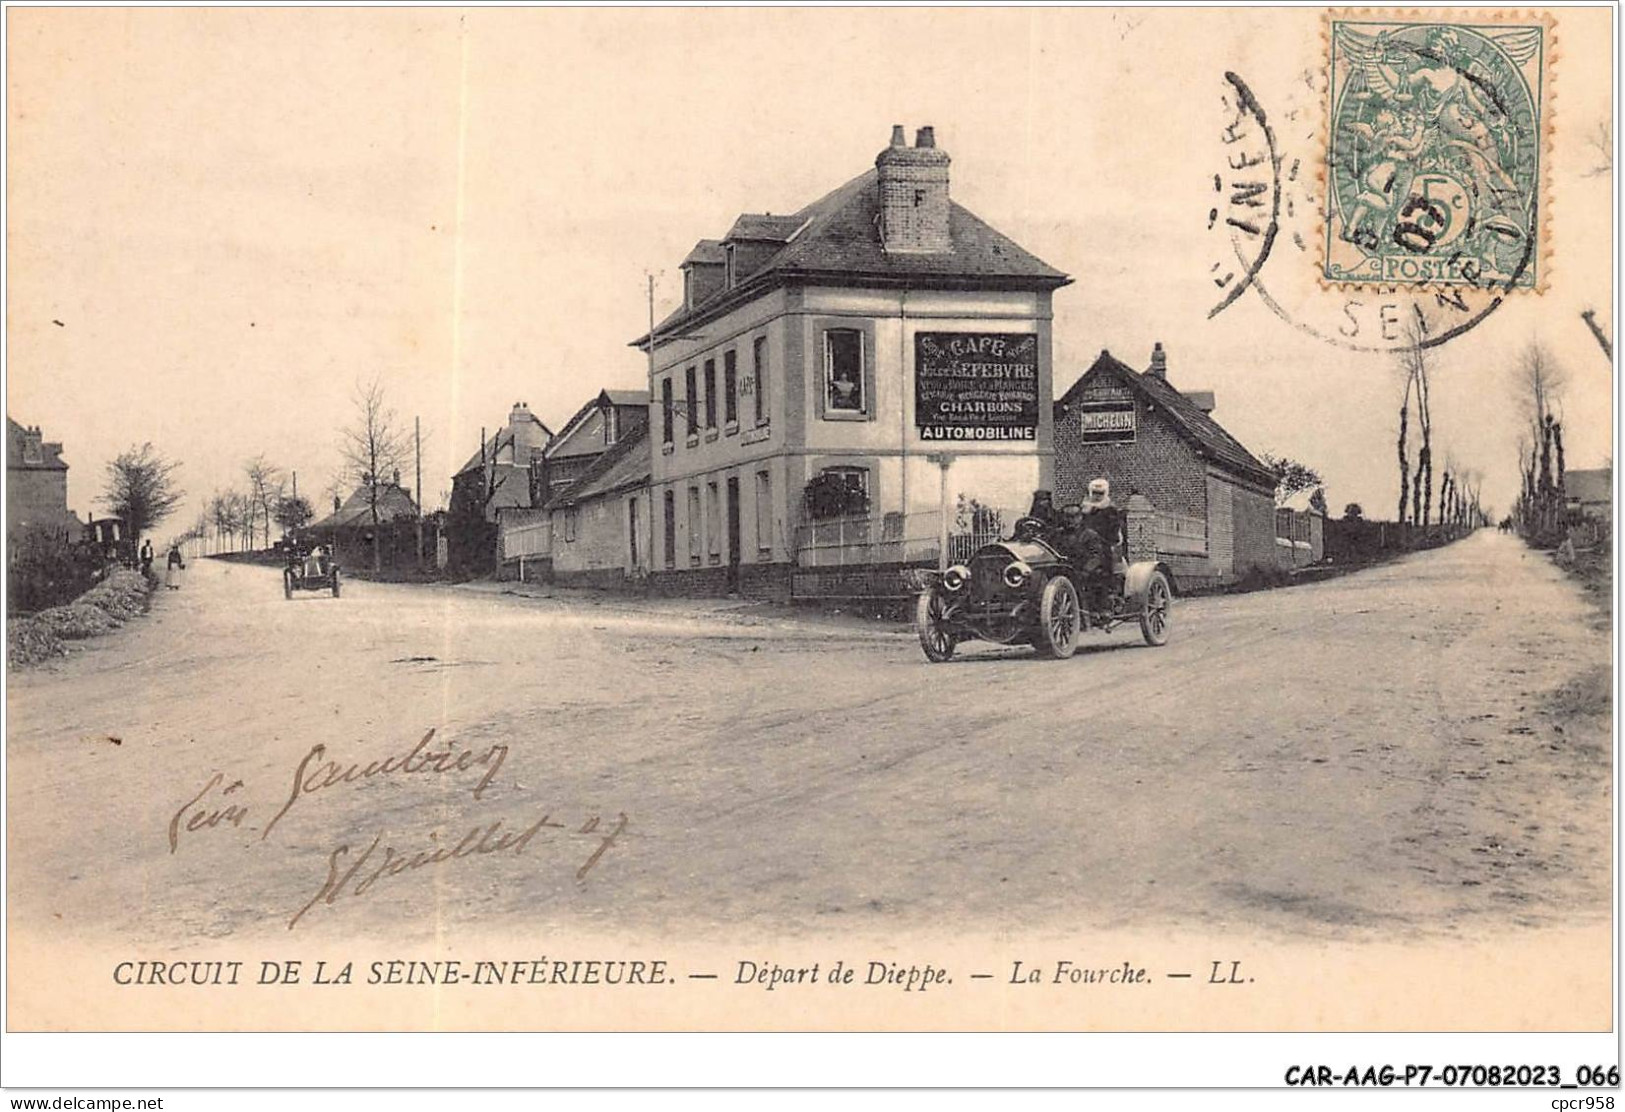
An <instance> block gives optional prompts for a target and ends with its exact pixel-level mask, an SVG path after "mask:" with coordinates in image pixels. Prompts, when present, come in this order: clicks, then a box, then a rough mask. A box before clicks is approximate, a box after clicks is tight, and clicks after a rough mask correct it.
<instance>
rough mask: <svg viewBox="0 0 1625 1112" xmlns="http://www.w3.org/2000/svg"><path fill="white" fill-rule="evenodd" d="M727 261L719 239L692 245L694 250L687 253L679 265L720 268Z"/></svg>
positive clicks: (703, 240) (726, 255) (706, 240)
mask: <svg viewBox="0 0 1625 1112" xmlns="http://www.w3.org/2000/svg"><path fill="white" fill-rule="evenodd" d="M727 261H728V253H727V252H726V251H724V250H723V249H722V241H721V240H720V239H702V240H700V242H698V243H696V244H695V245H694V250H692V251H690V252H689V253H688V255H687V256H686V257H685V258H684V259H683V262H682V264H681V265H683V266H687V265H688V264H689V263H699V264H700V265H702V266H721V265H723V264H724V263H726V262H727Z"/></svg>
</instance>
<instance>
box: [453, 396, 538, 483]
mask: <svg viewBox="0 0 1625 1112" xmlns="http://www.w3.org/2000/svg"><path fill="white" fill-rule="evenodd" d="M527 416H529V417H530V421H531V424H532V425H534V426H535V427H536V428H539V429H541V430H542V435H541V436H540V437H539V438H538V439H539V440H540V441H541V443H540V444H535V445H532V447H536V448H540V447H543V446H544V445H546V444H547V442H548V441H550V440H551V439H552V438H553V430H552V429H550V428H548V427H547V424H546V423H545V422H544V421H543V420H542V419H541V418H540V417H538V416H536V414H534V413H528V412H527ZM508 419H509V421H510V422H511V421H512V420H513V417H512V414H510V415H509V418H508ZM509 431H510V430H509V428H508V426H507V425H503V426H502V427H501V428H499V429H497V431H496V432H495V433H493V434H492V435H491V437H490V439H488V440H487V441H486V442H485V450H484V451H483V452H475V453H474V454H473V455H471V456H469V457H468V462H467V463H465V464H463V465H462V466H461V467H459V468H458V469H457V471H456V475H464V474H467V473H468V472H470V471H478V470H480V469H481V468H482V467H483V466H484V465H485V463H486V462H487V461H488V460H492V459H495V458H496V457H497V455H498V454H500V452H501V450H502V448H503V440H502V438H503V437H504V436H506V435H508V433H509ZM510 440H511V438H510ZM529 464H530V460H529V459H528V458H527V459H525V460H524V461H519V460H517V459H516V460H515V461H514V463H513V464H512V465H511V466H516V467H527V466H529ZM500 466H503V467H507V466H510V465H509V464H507V463H504V464H501V465H500ZM453 477H455V475H454V476H453Z"/></svg>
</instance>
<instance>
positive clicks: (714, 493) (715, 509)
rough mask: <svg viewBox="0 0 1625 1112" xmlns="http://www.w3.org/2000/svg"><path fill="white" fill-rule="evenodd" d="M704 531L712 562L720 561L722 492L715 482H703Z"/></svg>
mask: <svg viewBox="0 0 1625 1112" xmlns="http://www.w3.org/2000/svg"><path fill="white" fill-rule="evenodd" d="M705 493H706V504H705V533H706V536H707V537H708V538H709V539H710V545H709V551H710V554H711V562H712V563H713V564H716V563H721V561H722V548H721V543H722V493H721V491H719V490H718V489H717V484H716V483H707V484H705Z"/></svg>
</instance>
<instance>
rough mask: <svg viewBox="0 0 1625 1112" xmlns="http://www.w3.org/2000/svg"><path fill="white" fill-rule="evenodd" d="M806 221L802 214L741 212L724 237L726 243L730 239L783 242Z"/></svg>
mask: <svg viewBox="0 0 1625 1112" xmlns="http://www.w3.org/2000/svg"><path fill="white" fill-rule="evenodd" d="M806 222H807V221H806V218H805V217H801V216H774V215H773V214H772V213H770V212H746V213H741V214H740V216H739V219H737V220H735V221H734V226H733V227H731V228H729V229H728V234H727V235H725V236H723V237H722V239H723V242H724V243H726V242H727V241H728V240H730V239H766V240H772V241H773V242H775V243H783V242H784V241H785V240H787V239H789V238H790V237H791V236H793V235H795V234H796V229H797V228H799V227H801V225H803V224H805V223H806Z"/></svg>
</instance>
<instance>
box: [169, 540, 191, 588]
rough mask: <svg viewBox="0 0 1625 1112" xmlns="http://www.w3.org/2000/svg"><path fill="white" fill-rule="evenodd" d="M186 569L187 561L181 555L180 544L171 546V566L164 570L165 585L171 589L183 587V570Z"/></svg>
mask: <svg viewBox="0 0 1625 1112" xmlns="http://www.w3.org/2000/svg"><path fill="white" fill-rule="evenodd" d="M185 570H186V561H185V559H183V558H182V557H181V550H180V546H179V545H173V544H172V545H170V546H169V567H168V569H167V570H166V571H165V572H164V586H166V587H168V588H169V589H170V590H171V591H178V590H180V589H181V572H183V571H185Z"/></svg>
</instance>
